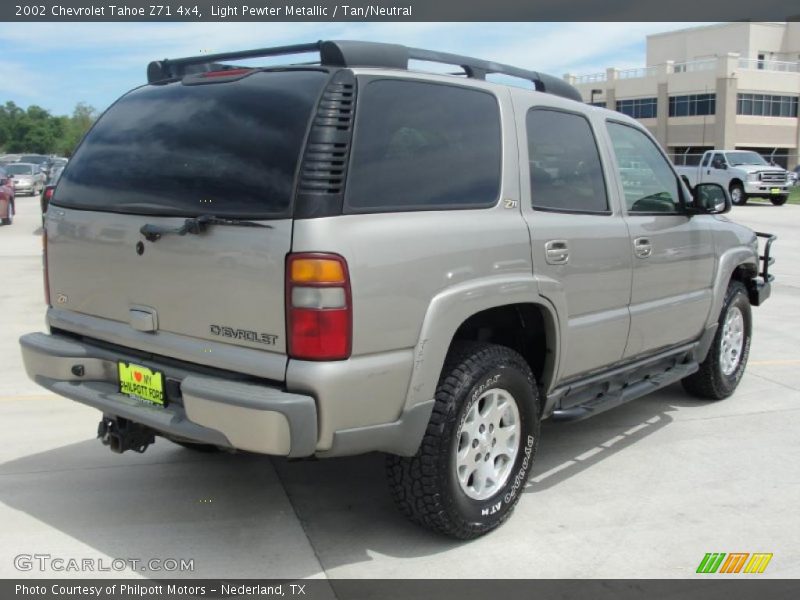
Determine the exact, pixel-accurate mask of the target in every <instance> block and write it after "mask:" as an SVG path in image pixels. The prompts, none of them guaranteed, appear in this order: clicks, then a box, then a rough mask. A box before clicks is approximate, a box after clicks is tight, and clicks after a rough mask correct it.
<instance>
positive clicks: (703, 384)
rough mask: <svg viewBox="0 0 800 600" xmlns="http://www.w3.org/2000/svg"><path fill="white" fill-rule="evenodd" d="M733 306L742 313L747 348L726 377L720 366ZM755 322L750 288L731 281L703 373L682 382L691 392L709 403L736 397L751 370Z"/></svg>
mask: <svg viewBox="0 0 800 600" xmlns="http://www.w3.org/2000/svg"><path fill="white" fill-rule="evenodd" d="M732 306H736V307H738V308H739V310H740V311H741V312H742V317H743V320H744V344H743V346H742V350H741V355H740V358H739V364H738V366H737V367H736V369H735V370H734V371H733V372H732V373H731V374H730V375H725V373H724V372H723V370H722V367H721V365H720V354H721V352H722V338H723V329H724V324H725V319H726V317H727V315H728V311H729V310H730V309H731V307H732ZM752 322H753V320H752V315H751V311H750V300H749V298H748V296H747V288H745V286H744V284H743V283H742V282H740V281H731V282H730V284H728V290H727V292H726V293H725V301H724V303H723V305H722V310H721V311H720V315H719V320H718V324H717V332H716V334H715V335H714V341H713V342H712V344H711V348H710V349H709V351H708V355H707V356H706V358H705V360H704V361H703V362H702V363H701V364H700V370H699V371H697V372H696V373H693V374H692V375H689V376H688V377H686V378H684V379H683V380H682V382H681V383H682V384H683V388H684V389H685V390H686V391H687V392H689V393H690V394H692V395H693V396H697V397H698V398H703V399H706V400H722V399H724V398H727V397H728V396H730V395H731V394H733V392H734V391H735V390H736V387H737V386H738V385H739V381H740V380H741V379H742V375H743V374H744V370H745V368H746V366H747V357H748V356H749V354H750V339H751V332H752Z"/></svg>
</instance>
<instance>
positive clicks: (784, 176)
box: [676, 150, 791, 206]
mask: <svg viewBox="0 0 800 600" xmlns="http://www.w3.org/2000/svg"><path fill="white" fill-rule="evenodd" d="M676 169H677V171H678V174H679V175H681V176H682V177H683V178H684V179H685V180H686V182H687V183H688V184H689V185H690V186H691V187H694V186H695V185H697V184H698V183H718V184H720V185H722V186H724V187H725V188H726V189H727V190H728V191H729V192H730V194H731V202H733V204H736V205H740V206H741V205H742V204H744V203H745V202H747V199H748V198H768V199H769V200H770V201H771V202H772V203H773V204H774V205H775V206H781V205H782V204H785V203H786V199H787V198H788V197H789V188H790V187H791V184H790V182H789V176H788V173H787V172H786V170H785V169H782V168H781V167H775V166H772V165H770V164H769V163H768V162H767V161H766V160H764V158H763V157H762V156H761V155H760V154H758V153H757V152H751V151H749V150H708V151H707V152H706V153H705V154H703V158H702V160H701V161H700V164H699V165H697V166H693V167H676Z"/></svg>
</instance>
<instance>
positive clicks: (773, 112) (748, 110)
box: [736, 94, 797, 117]
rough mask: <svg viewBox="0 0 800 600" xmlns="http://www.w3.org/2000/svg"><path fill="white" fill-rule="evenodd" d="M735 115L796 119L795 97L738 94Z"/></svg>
mask: <svg viewBox="0 0 800 600" xmlns="http://www.w3.org/2000/svg"><path fill="white" fill-rule="evenodd" d="M736 114H737V115H755V116H758V117H797V96H774V95H770V94H738V95H737V97H736Z"/></svg>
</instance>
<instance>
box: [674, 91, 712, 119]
mask: <svg viewBox="0 0 800 600" xmlns="http://www.w3.org/2000/svg"><path fill="white" fill-rule="evenodd" d="M716 110H717V97H716V94H687V95H685V96H670V98H669V116H670V117H697V116H703V115H713V114H714V113H715V112H716Z"/></svg>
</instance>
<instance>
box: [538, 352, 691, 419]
mask: <svg viewBox="0 0 800 600" xmlns="http://www.w3.org/2000/svg"><path fill="white" fill-rule="evenodd" d="M699 368H700V365H698V363H697V362H696V361H692V362H688V363H683V364H678V365H674V366H672V367H670V368H668V369H666V370H664V371H657V372H656V373H654V374H653V375H648V376H645V378H644V379H640V380H638V381H636V382H635V383H630V384H624V385H623V386H622V387H621V388H617V389H613V390H609V391H607V392H605V393H601V394H598V395H597V396H596V397H594V398H592V399H591V400H587V401H586V402H583V403H581V404H578V405H575V406H571V407H569V408H565V409H556V410H555V411H554V412H553V415H552V419H553V420H554V421H562V422H565V421H582V420H583V419H588V418H589V417H593V416H595V415H599V414H600V413H604V412H605V411H607V410H610V409H612V408H616V407H617V406H620V405H622V404H625V403H626V402H630V401H631V400H635V399H636V398H641V397H642V396H645V395H647V394H649V393H651V392H655V391H656V390H658V389H661V388H663V387H666V386H668V385H671V384H673V383H675V382H676V381H680V380H681V379H683V378H684V377H687V376H689V375H691V374H692V373H695V372H696V371H697V370H698V369H699Z"/></svg>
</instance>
